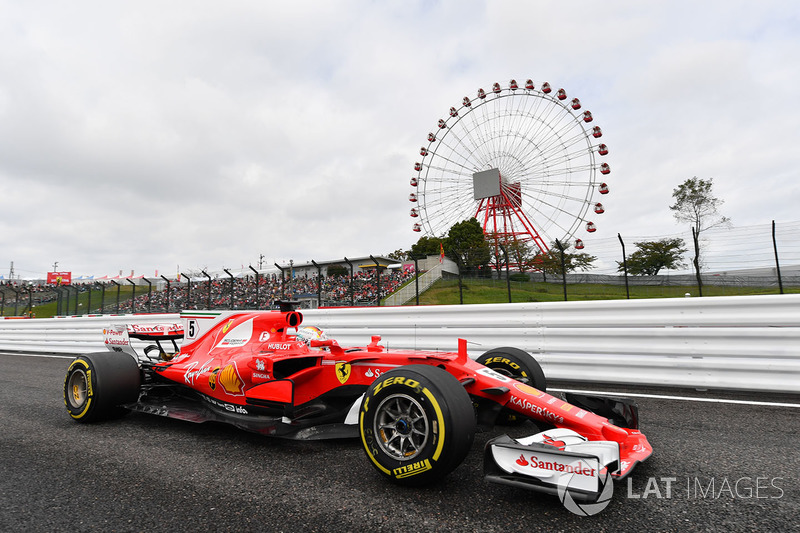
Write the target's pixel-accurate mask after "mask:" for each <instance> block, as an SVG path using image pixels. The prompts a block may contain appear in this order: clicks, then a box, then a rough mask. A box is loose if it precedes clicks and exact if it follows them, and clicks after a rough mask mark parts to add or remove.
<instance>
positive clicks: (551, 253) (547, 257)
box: [533, 242, 597, 276]
mask: <svg viewBox="0 0 800 533" xmlns="http://www.w3.org/2000/svg"><path fill="white" fill-rule="evenodd" d="M567 249H568V248H565V249H564V270H565V271H566V272H567V273H569V272H574V271H576V270H580V271H582V272H585V271H587V270H591V269H592V268H594V265H593V264H592V263H594V261H595V260H597V257H595V256H593V255H590V254H587V253H586V252H575V253H571V252H568V251H567ZM533 264H534V266H535V267H536V268H537V269H539V270H541V271H542V272H543V273H544V274H545V276H547V274H550V275H554V276H560V275H561V250H559V249H558V245H556V243H555V242H553V243H550V250H548V251H547V253H545V252H541V251H540V252H539V253H537V254H536V257H534V260H533Z"/></svg>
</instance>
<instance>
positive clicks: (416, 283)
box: [411, 256, 420, 305]
mask: <svg viewBox="0 0 800 533" xmlns="http://www.w3.org/2000/svg"><path fill="white" fill-rule="evenodd" d="M411 259H413V260H414V274H416V275H415V277H414V286H415V288H416V292H417V300H416V302H417V305H419V259H420V258H419V257H416V256H413V257H411Z"/></svg>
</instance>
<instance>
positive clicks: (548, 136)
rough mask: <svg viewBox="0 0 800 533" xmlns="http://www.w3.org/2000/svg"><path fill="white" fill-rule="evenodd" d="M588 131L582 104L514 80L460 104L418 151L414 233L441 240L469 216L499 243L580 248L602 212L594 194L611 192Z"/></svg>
mask: <svg viewBox="0 0 800 533" xmlns="http://www.w3.org/2000/svg"><path fill="white" fill-rule="evenodd" d="M592 122H593V117H592V113H591V112H589V111H585V110H581V102H580V100H578V99H577V98H572V99H569V98H568V97H567V93H566V91H565V90H564V89H558V90H553V89H552V88H551V87H550V84H549V83H547V82H544V83H542V84H541V85H538V86H535V85H534V82H533V81H532V80H527V81H526V82H525V83H524V85H522V86H519V85H518V84H517V82H516V81H515V80H511V81H510V82H509V84H508V86H507V87H501V86H500V84H499V83H495V84H494V85H493V86H492V89H491V90H490V91H488V92H486V91H484V90H483V89H478V92H477V95H476V96H475V97H473V99H470V98H469V97H467V96H465V97H464V98H463V100H462V103H461V105H460V106H459V107H451V108H450V113H449V116H448V117H447V118H444V119H439V123H438V127H437V128H436V129H435V130H434V131H432V132H431V133H429V134H428V143H427V144H426V145H424V146H422V148H420V155H421V156H422V160H421V161H419V162H417V163H415V164H414V171H415V174H414V176H413V177H412V178H411V186H412V187H413V188H414V191H413V192H412V193H411V194H410V195H409V198H408V199H409V200H410V201H411V202H412V203H413V204H414V206H413V207H412V209H411V217H412V218H414V219H415V223H414V225H413V230H414V231H417V232H422V231H425V232H426V233H427V234H430V235H432V236H438V237H441V236H444V235H446V234H447V232H448V230H449V229H450V227H451V226H453V225H454V224H455V223H457V222H461V221H463V220H467V219H469V218H472V217H475V218H477V219H478V222H479V223H480V224H481V226H482V227H483V231H484V234H486V235H487V236H488V235H494V236H496V238H497V239H498V240H499V241H500V242H511V241H516V242H533V243H534V244H535V246H536V247H538V249H539V250H541V251H542V252H547V251H548V249H549V245H548V243H549V242H553V241H555V240H556V239H559V240H560V242H562V243H564V245H565V246H566V245H567V244H568V243H572V244H574V246H575V247H576V248H577V249H581V248H583V246H584V245H583V240H582V239H581V237H582V236H583V232H586V233H593V232H595V231H596V230H597V226H596V224H595V222H594V219H595V218H596V217H597V216H598V215H600V214H602V213H603V212H604V211H605V208H604V207H603V204H602V203H600V202H598V201H595V200H594V199H593V197H594V194H595V193H598V194H607V193H608V184H606V183H605V182H604V181H603V179H602V178H603V176H605V175H607V174H609V173H610V172H611V167H610V166H609V165H608V163H605V162H600V158H601V157H602V156H605V155H606V154H608V147H607V146H606V145H605V144H603V143H602V142H600V141H599V139H600V137H602V135H603V132H602V131H601V129H600V127H599V126H595V125H592V124H591V123H592ZM573 238H575V240H574V241H572V239H573Z"/></svg>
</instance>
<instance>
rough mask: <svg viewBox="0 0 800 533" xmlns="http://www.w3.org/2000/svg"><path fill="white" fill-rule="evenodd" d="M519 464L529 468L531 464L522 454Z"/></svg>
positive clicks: (518, 460)
mask: <svg viewBox="0 0 800 533" xmlns="http://www.w3.org/2000/svg"><path fill="white" fill-rule="evenodd" d="M517 464H518V465H519V466H528V465H529V464H530V463H529V462H528V461H526V460H525V456H524V455H522V454H520V456H519V459H517Z"/></svg>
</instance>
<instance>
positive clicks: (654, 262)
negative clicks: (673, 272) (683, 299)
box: [617, 238, 687, 276]
mask: <svg viewBox="0 0 800 533" xmlns="http://www.w3.org/2000/svg"><path fill="white" fill-rule="evenodd" d="M633 244H634V245H635V246H636V251H635V252H633V253H632V254H631V255H630V256H628V257H627V258H626V261H627V264H628V273H629V274H631V275H632V276H655V275H656V274H658V272H659V271H660V270H661V269H667V270H670V269H676V268H680V267H684V266H686V263H684V262H683V258H682V256H683V254H685V253H686V251H687V250H686V248H685V245H686V243H685V242H684V240H683V239H681V238H674V239H661V240H660V241H642V242H635V243H633ZM617 265H618V268H617V271H619V272H623V271H624V270H625V267H624V264H623V263H622V262H621V261H617Z"/></svg>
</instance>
